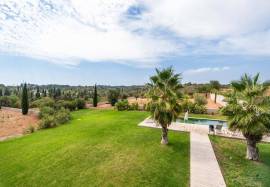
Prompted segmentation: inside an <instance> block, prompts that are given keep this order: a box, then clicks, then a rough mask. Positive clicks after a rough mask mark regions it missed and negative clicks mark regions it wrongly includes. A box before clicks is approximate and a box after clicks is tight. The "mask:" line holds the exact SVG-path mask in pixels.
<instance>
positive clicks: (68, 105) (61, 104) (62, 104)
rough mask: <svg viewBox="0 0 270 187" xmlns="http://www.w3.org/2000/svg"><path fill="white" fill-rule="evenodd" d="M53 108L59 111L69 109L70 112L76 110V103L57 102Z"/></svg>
mask: <svg viewBox="0 0 270 187" xmlns="http://www.w3.org/2000/svg"><path fill="white" fill-rule="evenodd" d="M54 107H55V108H56V109H57V110H59V109H61V108H65V109H69V110H70V111H73V110H76V108H77V102H76V101H65V100H58V101H57V102H56V103H55V105H54Z"/></svg>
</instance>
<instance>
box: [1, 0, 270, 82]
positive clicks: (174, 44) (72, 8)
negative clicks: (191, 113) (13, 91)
mask: <svg viewBox="0 0 270 187" xmlns="http://www.w3.org/2000/svg"><path fill="white" fill-rule="evenodd" d="M171 65H172V66H173V67H174V68H175V70H176V72H179V73H182V76H183V81H184V82H188V81H191V82H207V81H209V80H213V79H217V80H219V81H221V82H223V83H228V82H229V81H230V80H233V79H238V78H239V77H240V75H241V74H243V73H244V72H247V73H249V74H255V73H257V72H260V73H261V76H262V80H267V79H270V73H269V70H270V1H269V0H258V1H254V0H219V1H217V0H39V1H38V0H1V1H0V83H5V84H18V83H21V82H23V81H26V82H30V83H37V84H47V83H57V84H71V85H79V84H81V85H91V84H94V83H98V84H112V85H132V84H144V83H146V82H147V81H148V77H149V75H151V74H153V73H154V68H156V67H157V68H162V67H168V66H171Z"/></svg>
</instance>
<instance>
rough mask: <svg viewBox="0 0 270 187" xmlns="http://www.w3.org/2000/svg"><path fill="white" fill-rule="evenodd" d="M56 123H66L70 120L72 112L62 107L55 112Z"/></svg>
mask: <svg viewBox="0 0 270 187" xmlns="http://www.w3.org/2000/svg"><path fill="white" fill-rule="evenodd" d="M54 118H55V121H56V124H64V123H66V122H68V121H69V120H70V112H69V110H67V109H64V108H61V109H60V110H59V111H57V112H56V113H55V114H54Z"/></svg>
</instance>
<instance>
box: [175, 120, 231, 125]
mask: <svg viewBox="0 0 270 187" xmlns="http://www.w3.org/2000/svg"><path fill="white" fill-rule="evenodd" d="M177 122H180V123H191V124H199V125H222V126H223V127H226V126H227V122H226V121H222V120H211V119H200V118H188V120H185V121H184V119H183V118H180V119H177Z"/></svg>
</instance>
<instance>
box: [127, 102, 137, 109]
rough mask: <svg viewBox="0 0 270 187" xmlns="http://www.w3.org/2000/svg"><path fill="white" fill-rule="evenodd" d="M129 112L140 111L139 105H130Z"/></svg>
mask: <svg viewBox="0 0 270 187" xmlns="http://www.w3.org/2000/svg"><path fill="white" fill-rule="evenodd" d="M128 110H139V105H138V103H132V104H131V105H129V107H128Z"/></svg>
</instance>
